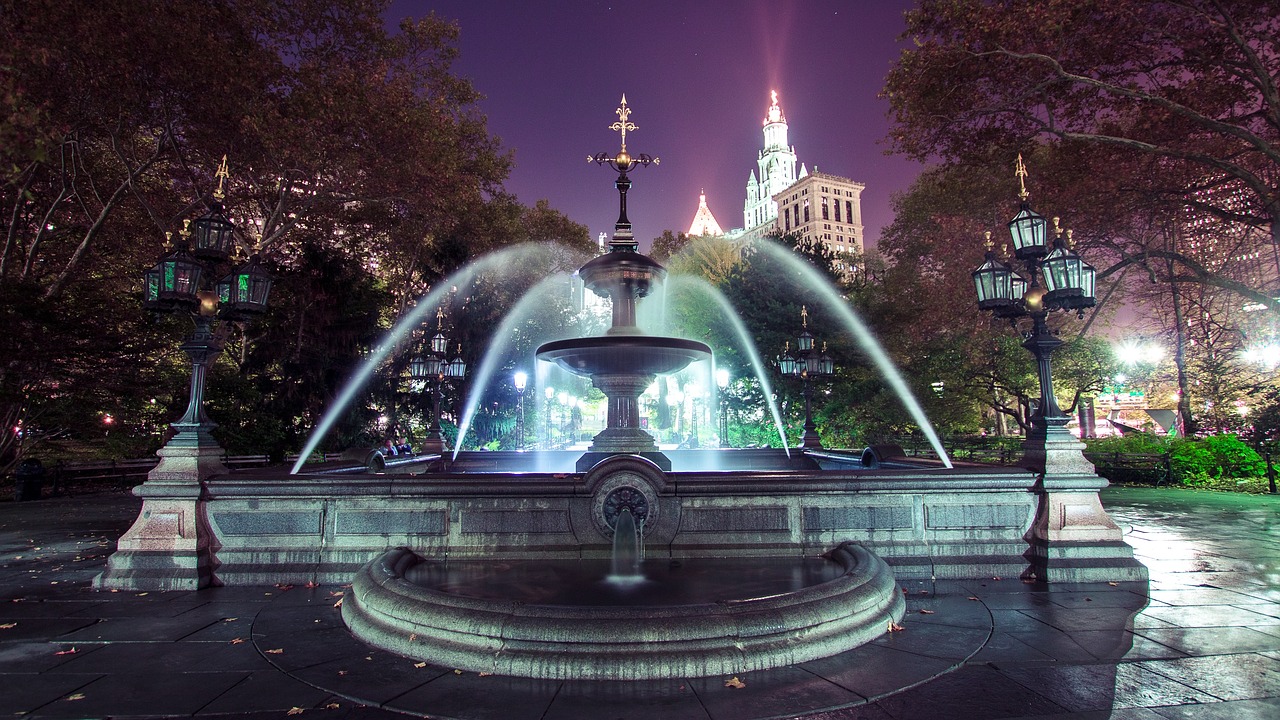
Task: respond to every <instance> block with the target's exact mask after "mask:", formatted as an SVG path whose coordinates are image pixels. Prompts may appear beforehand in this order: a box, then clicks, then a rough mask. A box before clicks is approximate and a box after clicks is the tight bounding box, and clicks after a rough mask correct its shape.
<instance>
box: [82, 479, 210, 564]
mask: <svg viewBox="0 0 1280 720" xmlns="http://www.w3.org/2000/svg"><path fill="white" fill-rule="evenodd" d="M134 494H135V495H137V496H139V497H141V498H142V512H141V513H139V515H138V519H137V520H135V521H134V523H133V527H131V528H129V530H128V532H126V533H125V534H124V535H122V536H121V537H120V541H119V543H118V545H117V548H116V552H115V553H114V554H112V555H111V557H110V558H108V559H107V569H106V570H104V571H103V572H102V574H101V575H99V576H97V577H96V578H94V581H93V585H94V587H96V588H101V589H108V590H199V589H200V588H204V587H209V586H210V585H213V584H214V578H213V568H214V565H215V562H214V560H213V554H214V553H213V548H212V547H211V546H210V545H211V543H210V538H211V537H212V532H211V531H210V529H209V521H208V518H207V517H206V515H205V507H204V502H203V499H202V494H203V489H202V487H201V485H200V484H199V483H194V484H192V483H167V482H152V481H150V480H148V481H147V482H146V483H145V484H143V485H141V486H139V487H137V488H135V489H134Z"/></svg>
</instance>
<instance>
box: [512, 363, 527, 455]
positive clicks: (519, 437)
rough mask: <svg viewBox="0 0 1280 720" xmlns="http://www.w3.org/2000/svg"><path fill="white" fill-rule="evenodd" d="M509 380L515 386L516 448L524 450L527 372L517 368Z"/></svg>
mask: <svg viewBox="0 0 1280 720" xmlns="http://www.w3.org/2000/svg"><path fill="white" fill-rule="evenodd" d="M511 380H512V382H514V383H515V386H516V450H517V451H518V452H524V389H525V387H526V386H527V385H528V383H529V373H527V372H525V371H523V370H517V371H516V374H515V375H513V376H511Z"/></svg>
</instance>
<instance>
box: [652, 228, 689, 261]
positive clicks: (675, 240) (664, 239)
mask: <svg viewBox="0 0 1280 720" xmlns="http://www.w3.org/2000/svg"><path fill="white" fill-rule="evenodd" d="M688 244H689V236H688V235H685V234H684V233H673V232H671V231H670V230H663V231H662V234H661V235H659V236H658V237H656V238H654V239H653V245H652V247H650V249H649V257H651V258H653V259H654V260H657V261H658V262H666V261H667V260H670V259H671V258H672V257H674V256H675V255H676V254H678V253H679V252H680V251H681V250H683V249H684V248H685V247H686V246H688Z"/></svg>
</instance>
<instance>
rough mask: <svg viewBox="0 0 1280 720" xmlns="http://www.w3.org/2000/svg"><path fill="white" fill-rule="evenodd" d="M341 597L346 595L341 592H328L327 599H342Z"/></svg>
mask: <svg viewBox="0 0 1280 720" xmlns="http://www.w3.org/2000/svg"><path fill="white" fill-rule="evenodd" d="M343 595H346V593H344V592H342V591H341V590H330V591H329V597H342V596H343Z"/></svg>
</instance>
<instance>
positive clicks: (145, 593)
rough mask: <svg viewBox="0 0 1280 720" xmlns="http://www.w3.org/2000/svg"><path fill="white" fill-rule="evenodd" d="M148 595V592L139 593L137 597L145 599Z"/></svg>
mask: <svg viewBox="0 0 1280 720" xmlns="http://www.w3.org/2000/svg"><path fill="white" fill-rule="evenodd" d="M150 594H151V593H149V592H140V593H138V597H146V596H148V595H150Z"/></svg>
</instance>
